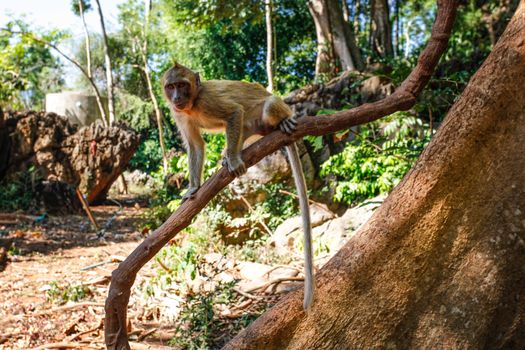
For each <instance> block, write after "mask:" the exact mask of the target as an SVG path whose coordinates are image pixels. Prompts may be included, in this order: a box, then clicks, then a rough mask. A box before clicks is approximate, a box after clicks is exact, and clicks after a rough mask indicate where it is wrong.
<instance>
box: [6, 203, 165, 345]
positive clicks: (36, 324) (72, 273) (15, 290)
mask: <svg viewBox="0 0 525 350" xmlns="http://www.w3.org/2000/svg"><path fill="white" fill-rule="evenodd" d="M92 209H93V212H94V215H95V217H96V218H97V220H98V222H99V224H100V225H101V226H105V225H107V224H108V222H109V223H110V224H111V225H108V228H107V232H106V233H105V236H104V238H102V239H101V238H99V237H97V234H96V233H95V232H94V231H93V230H92V229H91V227H90V224H89V221H88V220H87V218H86V216H83V215H68V216H50V217H47V218H45V219H43V220H42V218H38V217H31V216H28V215H23V214H18V215H15V214H13V215H7V214H2V215H0V247H2V246H3V248H0V349H2V350H3V349H59V348H79V349H103V348H105V347H104V345H103V327H102V324H103V319H104V307H103V305H104V301H105V298H106V295H107V290H108V287H109V281H110V278H111V271H112V270H113V269H115V268H116V267H117V265H118V262H119V261H121V260H122V259H123V258H125V257H126V256H127V255H128V254H129V253H130V252H131V251H132V250H133V249H134V248H135V247H136V246H137V242H138V241H140V240H141V239H142V238H143V235H142V234H141V233H140V232H139V231H138V230H137V227H138V226H137V223H138V221H140V220H141V215H142V214H143V212H144V209H143V208H141V207H140V205H139V204H134V205H133V204H132V205H130V206H127V207H126V206H124V207H122V208H119V207H118V206H116V205H104V206H97V207H93V208H92ZM35 220H36V221H37V222H35ZM39 221H40V222H39ZM6 253H7V254H6ZM154 275H155V271H154V268H153V267H152V263H151V262H150V263H149V264H147V265H146V266H145V267H144V268H143V269H142V270H141V272H140V273H139V276H138V280H139V279H141V278H142V279H144V278H148V277H151V276H154ZM138 307H140V306H139V305H137V303H135V305H130V310H129V315H130V320H131V325H130V328H131V329H130V339H132V340H133V339H134V340H135V342H132V348H134V349H164V348H167V347H166V346H165V344H166V343H167V341H168V340H169V339H170V338H172V337H173V335H174V333H173V330H172V329H169V328H166V327H162V326H161V324H160V323H159V322H155V321H154V320H148V319H147V318H143V319H139V318H134V317H133V315H135V314H138V313H139V312H138V310H136V309H134V308H138ZM138 342H140V343H138Z"/></svg>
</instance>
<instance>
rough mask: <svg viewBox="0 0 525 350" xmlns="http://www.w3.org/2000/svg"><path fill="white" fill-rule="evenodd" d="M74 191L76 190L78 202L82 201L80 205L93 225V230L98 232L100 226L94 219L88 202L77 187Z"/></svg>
mask: <svg viewBox="0 0 525 350" xmlns="http://www.w3.org/2000/svg"><path fill="white" fill-rule="evenodd" d="M76 192H77V197H78V199H79V200H80V203H82V207H83V208H84V210H85V212H86V214H87V216H88V218H89V221H91V224H92V225H93V227H94V228H95V230H96V231H97V232H98V231H99V230H100V227H99V226H98V223H97V220H95V217H94V216H93V213H92V212H91V209H90V208H89V204H88V203H87V201H86V200H85V199H84V196H83V195H82V193H81V192H80V190H79V189H78V188H77V189H76Z"/></svg>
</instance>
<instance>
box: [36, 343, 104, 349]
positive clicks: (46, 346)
mask: <svg viewBox="0 0 525 350" xmlns="http://www.w3.org/2000/svg"><path fill="white" fill-rule="evenodd" d="M46 349H100V348H98V347H97V348H95V347H92V346H88V345H85V344H81V343H71V342H60V343H50V344H44V345H40V346H37V347H36V348H33V350H46Z"/></svg>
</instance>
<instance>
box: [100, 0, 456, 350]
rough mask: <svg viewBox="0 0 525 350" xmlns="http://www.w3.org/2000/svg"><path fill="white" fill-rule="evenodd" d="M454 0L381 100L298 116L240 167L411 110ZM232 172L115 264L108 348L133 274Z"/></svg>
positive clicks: (119, 333)
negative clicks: (307, 139) (308, 139)
mask: <svg viewBox="0 0 525 350" xmlns="http://www.w3.org/2000/svg"><path fill="white" fill-rule="evenodd" d="M457 6H458V2H457V1H454V0H438V12H437V17H436V21H435V23H434V27H433V29H432V34H431V37H430V39H429V42H428V44H427V46H426V48H425V50H424V51H423V53H422V54H421V56H420V57H419V60H418V63H417V65H416V67H415V68H414V70H413V71H412V73H411V74H410V75H409V76H408V77H407V78H406V79H405V81H404V82H403V83H402V85H401V86H400V87H399V88H398V89H397V90H396V91H395V92H394V93H393V94H392V95H390V96H388V97H387V98H385V99H383V100H381V101H378V102H375V103H371V104H364V105H361V106H359V107H357V108H354V109H351V110H347V111H343V112H338V113H335V114H331V115H323V116H317V117H305V118H302V119H300V120H299V123H298V126H297V130H296V132H295V133H293V134H292V135H286V134H284V133H282V132H280V131H274V132H272V133H270V134H269V135H267V136H265V137H264V138H262V139H261V140H259V141H258V142H256V143H254V144H253V145H251V146H250V147H249V148H247V149H246V150H245V151H244V152H243V160H244V162H245V163H246V165H247V166H248V167H249V166H252V165H254V164H255V163H257V162H258V161H260V160H261V159H262V158H264V157H265V156H267V155H269V154H271V153H273V152H275V151H277V150H278V149H280V148H281V147H283V146H285V145H287V144H290V143H292V142H294V141H296V140H299V139H300V138H302V137H303V136H305V135H325V134H328V133H333V132H335V131H338V130H342V129H347V128H350V127H352V126H355V125H360V124H364V123H368V122H371V121H374V120H377V119H379V118H382V117H384V116H387V115H389V114H392V113H394V112H396V111H400V110H407V109H409V108H411V107H412V106H413V105H414V104H415V102H416V97H417V96H418V95H419V94H420V93H421V91H422V90H423V88H424V86H425V85H426V84H427V83H428V81H429V79H430V77H431V75H432V73H433V72H434V69H435V67H436V65H437V63H438V61H439V58H440V57H441V55H442V54H443V52H444V51H445V49H446V47H447V43H448V38H449V37H450V33H451V31H452V26H453V22H454V18H455V14H456V8H457ZM233 179H234V176H233V175H231V174H230V173H229V172H228V171H227V169H226V168H221V169H220V170H219V171H218V172H217V173H216V174H215V175H213V176H212V177H211V178H210V179H209V180H208V181H206V182H205V183H204V185H203V186H202V187H201V188H200V189H199V191H198V192H197V194H196V196H195V197H194V198H193V199H192V200H188V201H186V202H184V203H183V204H182V205H181V206H180V207H179V208H178V209H177V211H176V212H175V213H173V214H172V215H171V216H170V217H169V218H168V220H166V222H165V223H164V224H163V225H162V226H161V227H159V228H158V229H157V230H155V232H153V233H152V234H151V235H150V236H149V237H147V238H146V239H145V240H144V241H143V242H142V243H141V244H140V245H139V246H138V247H137V248H136V249H135V250H134V251H133V252H132V253H131V254H130V255H129V256H128V257H127V258H126V260H124V261H123V262H122V263H121V264H120V265H119V267H118V268H117V269H116V270H115V271H113V274H112V279H111V285H110V289H109V295H108V298H107V299H106V319H105V329H104V333H105V341H106V346H107V347H108V349H129V343H128V340H127V331H126V313H127V305H128V301H129V296H130V290H131V286H132V285H133V282H134V281H135V277H136V275H137V272H138V271H139V270H140V269H141V268H142V266H144V264H145V263H146V262H148V261H149V260H150V259H151V258H153V256H155V254H157V252H158V251H159V250H160V249H161V248H162V247H163V246H164V245H165V244H166V243H167V242H168V241H169V240H170V239H172V238H173V237H174V236H175V235H176V234H177V233H178V232H180V231H181V230H182V229H184V228H185V227H187V226H188V225H189V224H190V223H191V220H192V219H193V218H194V217H195V215H197V214H198V213H199V212H200V211H201V210H202V209H203V208H204V207H205V206H206V204H207V203H208V202H209V201H210V200H211V199H212V198H213V197H215V196H216V195H217V194H218V193H219V192H220V191H221V190H222V189H223V188H224V187H226V186H227V185H228V184H229V183H230V182H231V181H232V180H233Z"/></svg>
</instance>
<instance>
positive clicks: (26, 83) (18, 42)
mask: <svg viewBox="0 0 525 350" xmlns="http://www.w3.org/2000/svg"><path fill="white" fill-rule="evenodd" d="M63 37H64V33H61V32H58V31H54V30H52V31H49V32H36V31H33V30H32V29H31V28H30V26H29V25H28V24H27V23H25V22H24V21H23V20H21V19H16V20H10V21H9V22H7V24H5V26H3V27H2V28H0V107H2V106H3V107H10V108H13V109H36V110H38V109H41V108H42V107H43V104H42V102H43V100H44V96H45V94H46V93H49V92H55V91H58V90H59V89H60V88H61V87H62V85H63V83H64V82H63V79H62V78H61V76H62V72H61V66H60V64H59V61H58V59H57V58H56V57H54V56H52V55H51V50H50V49H49V48H48V47H47V46H46V45H45V44H43V43H42V42H39V41H37V40H35V38H40V39H42V40H44V41H51V42H56V41H57V40H60V39H61V38H63Z"/></svg>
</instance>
